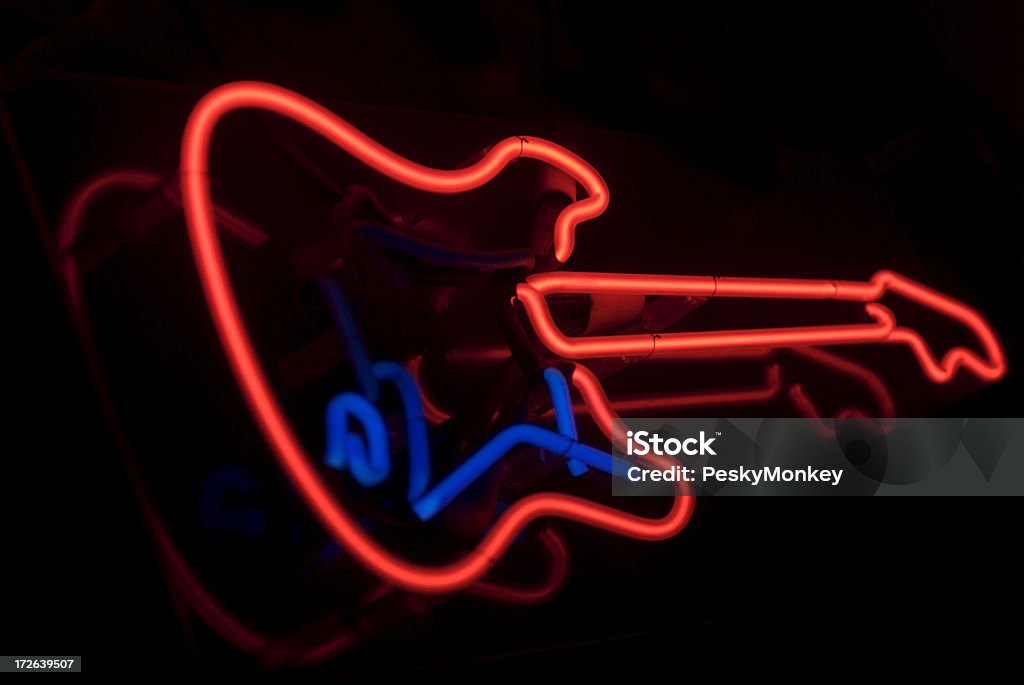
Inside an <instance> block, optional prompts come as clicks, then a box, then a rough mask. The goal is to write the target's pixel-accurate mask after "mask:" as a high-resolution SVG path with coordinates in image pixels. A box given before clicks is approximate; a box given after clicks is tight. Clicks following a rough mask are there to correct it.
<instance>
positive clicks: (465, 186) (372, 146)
mask: <svg viewBox="0 0 1024 685" xmlns="http://www.w3.org/2000/svg"><path fill="white" fill-rule="evenodd" d="M240 109H260V110H266V111H270V112H273V113H276V114H279V115H281V116H284V117H286V118H288V119H291V120H293V121H295V122H297V123H299V124H301V125H303V126H305V127H307V128H309V129H311V130H313V131H315V132H316V133H318V134H320V135H321V136H323V137H324V138H326V139H327V140H328V141H330V142H331V143H333V144H334V145H336V146H337V147H338V148H340V149H341V150H343V151H344V152H347V153H349V154H351V155H352V156H354V157H356V158H357V159H359V160H360V161H361V162H363V163H365V164H366V165H368V166H369V167H371V168H373V169H374V170H376V171H378V172H380V173H381V174H384V175H385V176H387V177H389V178H391V179H393V180H395V181H398V182H400V183H403V184H405V185H407V186H409V187H412V188H415V189H419V190H423V191H426V192H432V193H445V194H452V193H462V192H467V191H470V190H473V189H475V188H479V187H480V186H483V185H485V184H486V183H488V182H489V181H491V180H492V179H494V178H495V177H496V176H497V175H499V174H500V173H501V171H502V170H503V169H504V168H505V167H506V166H508V165H509V164H510V163H512V162H514V161H516V160H518V159H522V158H528V159H534V160H537V161H540V162H543V163H546V164H549V165H551V166H553V167H555V168H557V169H559V170H561V171H563V172H565V173H566V174H568V175H569V176H571V177H572V178H574V179H575V180H576V181H577V182H578V183H579V184H580V185H581V186H582V187H583V189H584V190H585V192H586V197H584V198H583V199H581V200H578V201H575V202H573V203H571V204H570V205H569V206H568V207H566V208H565V209H564V210H562V212H561V213H560V214H559V216H558V218H557V220H556V222H555V230H554V257H555V259H556V260H557V261H558V262H560V263H564V262H565V261H567V260H568V259H569V258H570V256H571V255H572V252H573V247H574V244H575V239H576V231H577V229H578V227H579V226H580V224H582V223H583V222H585V221H588V220H592V219H594V218H596V217H598V216H600V215H601V214H602V213H603V212H604V210H605V208H606V207H607V205H608V201H609V197H610V195H609V190H608V187H607V185H606V184H605V182H604V180H603V179H602V178H601V176H600V174H599V173H598V172H597V171H596V170H595V169H594V168H593V167H591V166H590V165H589V164H588V163H587V162H586V161H584V160H583V159H581V158H580V157H578V156H577V155H576V154H574V153H573V152H571V151H570V150H567V149H566V148H563V147H561V146H559V145H557V144H555V143H552V142H549V141H546V140H541V139H537V138H532V137H520V136H516V137H511V138H506V139H504V140H502V141H500V142H498V143H497V144H496V145H494V146H493V147H492V148H490V149H489V150H488V151H487V152H486V154H485V155H484V156H483V157H482V158H481V159H480V160H478V161H477V162H475V163H473V164H472V165H470V166H467V167H464V168H461V169H454V170H441V169H433V168H430V167H427V166H423V165H421V164H418V163H416V162H413V161H410V160H408V159H405V158H404V157H401V156H400V155H398V154H397V153H395V152H393V151H391V150H389V149H388V148H386V147H384V146H383V145H381V144H380V143H378V142H376V141H374V140H372V139H371V138H369V137H368V136H366V135H365V134H363V133H362V132H360V131H359V130H357V129H356V128H354V127H353V126H351V125H350V124H348V123H347V122H346V121H344V120H343V119H341V118H339V117H338V116H337V115H335V114H333V113H332V112H330V111H328V110H327V109H325V108H324V107H322V106H320V105H318V104H317V103H315V102H312V101H311V100H308V99H307V98H305V97H303V96H301V95H299V94H297V93H294V92H292V91H289V90H286V89H284V88H280V87H278V86H274V85H270V84H265V83H257V82H239V83H232V84H228V85H224V86H221V87H219V88H217V89H215V90H213V91H212V92H210V93H209V94H207V95H206V96H205V97H204V98H203V99H202V100H201V101H200V102H199V103H198V104H197V105H196V107H195V109H194V110H193V112H192V114H191V116H190V118H189V120H188V124H187V126H186V129H185V133H184V138H183V141H182V149H181V191H182V204H183V207H184V211H185V217H186V221H187V224H188V230H189V238H190V241H191V244H192V249H193V252H194V257H195V261H196V265H197V267H198V270H199V275H200V279H201V281H202V285H203V288H204V293H205V296H206V301H207V304H208V307H209V310H210V313H211V316H212V318H213V321H214V324H215V326H216V329H217V332H218V335H219V337H220V341H221V345H222V346H223V348H224V351H225V353H226V355H227V357H228V360H229V363H230V365H231V369H232V371H233V373H234V376H235V379H236V381H237V383H238V385H239V387H240V389H241V390H242V393H243V395H244V397H245V399H246V401H247V403H248V405H249V408H250V411H251V413H252V415H253V417H254V418H255V420H256V423H257V424H258V426H259V428H260V430H261V431H262V433H263V436H264V437H265V439H266V441H267V443H268V444H269V445H270V447H271V449H272V451H273V452H274V455H275V457H276V458H277V460H278V462H279V464H280V465H281V467H282V468H283V470H284V471H285V473H286V474H287V476H288V477H289V478H290V480H291V481H292V483H293V484H294V486H295V487H296V488H297V490H298V491H299V492H300V493H301V495H302V497H303V499H304V500H305V502H306V504H307V505H308V507H309V508H310V510H311V511H312V512H313V513H314V515H315V516H316V517H317V518H318V519H319V521H320V523H321V524H322V525H323V527H324V528H325V529H326V530H327V531H328V533H329V534H330V535H331V536H332V537H333V538H334V539H335V540H336V541H337V542H338V543H339V544H340V545H341V546H342V547H344V548H345V549H347V550H348V551H349V553H350V554H352V555H353V556H354V557H355V558H356V559H357V560H358V561H359V562H360V563H361V564H363V565H364V566H365V567H367V568H368V569H370V570H371V571H373V572H374V573H375V574H377V575H378V576H380V577H381V578H382V579H384V580H385V581H387V582H389V583H392V584H395V585H397V586H400V587H402V588H405V589H407V590H411V591H416V592H424V593H446V592H454V591H457V590H460V589H463V588H466V587H468V586H470V585H471V584H473V583H474V582H476V581H477V580H479V579H480V578H482V577H483V576H484V575H485V574H486V573H487V572H488V571H489V570H490V568H491V567H492V566H493V564H494V563H495V561H496V560H497V559H498V558H500V557H501V556H502V555H503V554H504V553H505V551H506V550H507V549H508V548H509V546H510V545H511V544H512V542H513V540H514V539H515V537H516V536H517V535H518V534H519V533H520V532H521V531H522V530H523V529H524V528H525V526H526V525H527V524H529V523H530V522H531V521H532V520H534V519H537V518H540V517H548V516H550V517H561V518H567V519H571V520H575V521H579V522H582V523H585V524H588V525H591V526H595V527H598V528H602V529H605V530H608V531H610V532H613V533H617V534H620V535H627V536H631V537H635V538H641V539H646V540H658V539H664V538H667V537H670V536H672V535H675V534H676V533H678V532H679V531H680V530H682V528H683V527H684V526H685V525H686V523H687V521H688V520H689V518H690V515H691V513H692V511H693V506H694V504H693V503H694V500H693V498H692V497H688V496H685V492H684V491H680V495H679V496H677V497H675V498H673V502H672V504H671V507H670V509H669V511H668V512H667V513H666V514H665V515H663V516H662V517H659V518H654V519H648V518H643V517H640V516H636V515H633V514H629V513H626V512H623V511H620V510H617V509H613V508H610V507H606V506H604V505H601V504H598V503H596V502H592V501H589V500H584V499H581V498H577V497H573V496H570V495H566V494H561V493H553V492H548V493H539V494H534V495H530V496H528V497H526V498H524V499H521V500H519V501H517V502H516V503H514V504H513V505H512V506H511V507H509V508H508V509H507V510H506V511H505V512H504V513H503V514H502V515H501V517H500V518H499V519H498V520H497V521H496V522H495V523H494V525H493V526H492V528H491V529H490V531H489V532H488V533H487V534H486V535H485V536H484V538H483V539H482V540H481V541H480V543H479V544H478V545H477V547H476V548H475V549H473V550H472V551H471V552H469V553H468V554H466V555H465V556H464V557H462V558H461V559H459V560H457V561H454V562H451V563H448V564H446V565H441V566H428V565H422V564H417V563H414V562H411V561H409V560H407V559H405V558H403V557H400V556H398V555H396V554H395V553H393V552H392V551H390V550H389V549H387V548H385V547H384V546H382V545H381V544H380V543H379V542H377V541H376V540H375V539H374V538H373V537H371V536H370V535H369V534H368V533H367V532H366V531H365V530H364V529H363V528H362V527H361V526H360V525H359V523H358V522H357V521H356V519H355V518H354V516H353V515H352V514H351V513H350V512H348V511H347V510H346V508H345V507H344V506H343V505H342V504H341V503H340V502H339V500H338V499H337V497H336V495H335V494H334V493H333V492H332V491H331V489H330V487H329V486H328V485H327V483H326V482H325V481H324V479H323V478H322V477H321V475H320V473H319V472H318V469H317V467H316V465H315V463H314V460H313V459H312V458H311V457H310V455H309V454H308V452H307V450H306V449H305V447H304V446H303V444H302V442H301V441H300V440H299V438H298V436H297V435H296V434H295V432H294V430H293V429H292V426H291V423H290V422H289V420H288V418H287V417H286V416H285V413H284V411H283V409H282V407H281V406H280V403H279V402H278V399H277V396H276V394H275V392H274V390H273V388H272V387H271V384H270V382H269V380H268V378H267V375H266V373H265V370H264V368H263V366H262V365H261V363H260V361H259V359H258V357H257V354H256V352H255V349H254V346H253V343H252V341H251V339H250V336H249V332H248V329H247V327H246V324H245V322H244V320H243V319H242V316H241V312H240V308H239V305H238V301H237V298H236V294H235V291H234V288H233V286H232V283H231V278H230V276H229V273H228V270H227V266H226V264H225V261H224V256H223V254H222V251H221V244H220V238H219V237H218V234H217V228H216V227H217V220H216V216H215V206H214V203H213V198H212V196H211V191H210V183H209V176H208V170H209V150H210V142H211V139H212V137H213V134H214V131H215V129H216V126H217V124H218V122H219V121H220V120H221V119H222V118H223V117H224V116H225V115H226V114H228V113H230V112H232V111H236V110H240ZM887 292H891V293H893V294H896V295H900V296H902V297H905V298H908V299H910V300H912V301H914V302H916V303H918V304H920V305H922V306H924V307H925V308H927V309H930V310H932V311H934V312H936V313H938V314H940V315H942V316H945V317H948V318H951V319H953V320H954V321H956V322H958V323H960V324H962V325H964V326H966V328H967V329H968V330H969V331H970V332H971V333H972V335H973V336H974V337H975V338H976V339H977V341H978V345H979V347H980V349H981V351H982V353H981V354H979V353H978V352H977V351H974V350H971V349H968V348H965V347H956V348H953V349H951V350H949V351H948V352H947V353H946V354H945V355H943V356H942V357H941V358H937V357H936V356H935V355H934V354H933V353H932V351H931V350H930V349H929V347H928V345H927V344H926V343H925V341H924V339H923V338H922V337H921V335H920V334H919V333H918V332H917V331H915V330H913V329H911V328H908V327H905V326H901V325H899V324H898V323H897V321H896V318H895V316H894V315H893V313H892V312H891V311H890V310H889V309H888V308H887V307H885V306H884V305H882V304H880V303H879V302H878V300H879V299H880V298H881V297H882V296H883V295H885V294H886V293H887ZM556 293H603V294H645V295H699V296H702V297H709V298H713V297H749V298H778V299H818V300H847V301H853V302H860V303H863V305H864V313H865V316H866V318H867V319H868V320H867V321H866V322H852V323H849V324H841V325H828V326H804V327H791V328H768V329H757V330H729V331H712V332H689V333H672V334H662V335H650V334H644V335H623V336H582V337H569V336H567V335H565V334H564V333H563V332H562V331H561V330H559V329H558V327H557V326H556V325H555V323H554V321H553V319H552V317H551V313H550V311H549V309H548V306H547V302H546V297H547V296H549V295H551V294H556ZM516 295H517V298H518V299H519V300H520V301H521V302H522V304H523V305H524V307H525V309H526V313H527V316H528V318H529V320H530V322H531V325H532V326H533V329H534V331H535V333H536V334H537V336H538V337H539V339H540V340H541V342H542V343H543V344H544V345H545V346H546V347H547V348H548V349H549V350H551V351H552V352H554V353H555V354H557V355H559V356H561V357H564V358H567V359H573V360H578V359H594V358H599V357H622V356H669V357H686V356H687V355H690V354H694V353H699V352H702V351H707V350H709V349H716V350H739V349H752V348H781V347H796V348H800V347H808V346H812V345H819V346H821V345H840V344H841V345H848V344H879V343H885V344H900V345H905V346H907V347H909V348H910V350H911V351H912V352H913V353H914V356H915V358H916V359H917V361H918V363H919V365H920V366H921V368H922V370H923V371H924V374H925V375H926V376H927V377H928V378H929V379H930V380H931V381H932V382H934V383H946V382H948V381H950V380H951V379H952V378H953V377H955V376H956V375H957V374H958V373H959V372H961V371H963V372H965V373H970V374H973V375H974V376H976V377H978V378H979V379H982V380H984V381H988V382H992V381H996V380H998V379H1000V378H1001V377H1002V376H1003V375H1005V373H1006V359H1005V355H1004V353H1003V350H1002V346H1001V344H1000V342H999V340H998V338H997V337H996V335H995V333H994V332H993V331H992V329H991V327H990V326H989V324H988V323H987V322H986V321H985V320H984V318H983V317H982V316H981V315H980V314H979V313H977V312H976V311H974V310H973V309H971V308H970V307H968V306H967V305H965V304H963V303H961V302H958V301H957V300H954V299H952V298H950V297H948V296H946V295H943V294H941V293H938V292H936V291H934V290H932V289H930V288H928V287H926V286H924V285H921V284H919V283H916V282H914V281H912V280H910V279H908V278H906V277H904V276H901V275H899V274H895V273H891V272H887V271H883V272H879V273H878V274H876V275H875V277H874V278H872V279H871V280H870V281H868V282H866V283H857V282H850V281H835V280H797V279H759V278H731V279H730V278H713V277H710V276H698V277H691V276H649V275H635V274H590V273H570V272H557V273H546V274H537V275H533V276H530V277H528V278H527V279H526V281H525V282H523V283H521V284H519V286H518V288H517V292H516ZM577 369H578V373H574V374H573V378H572V381H573V384H574V385H575V386H576V387H577V389H578V390H579V391H580V393H581V395H582V396H583V399H584V402H585V404H586V406H587V409H588V410H589V412H590V414H591V416H592V417H593V418H594V419H595V421H596V422H597V423H598V425H599V426H600V427H601V429H602V430H603V431H604V432H605V433H606V434H607V435H609V436H613V435H614V434H615V430H614V429H615V422H616V421H617V420H618V417H617V415H616V414H615V411H614V409H612V407H611V405H610V403H609V401H608V398H607V396H606V395H605V393H604V390H603V388H602V387H601V384H600V382H599V381H598V380H597V379H596V377H595V376H593V374H588V373H586V372H585V371H581V369H583V367H577Z"/></svg>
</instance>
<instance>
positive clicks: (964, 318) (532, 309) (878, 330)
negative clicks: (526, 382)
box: [516, 271, 1006, 383]
mask: <svg viewBox="0 0 1024 685" xmlns="http://www.w3.org/2000/svg"><path fill="white" fill-rule="evenodd" d="M887 292H891V293H894V294H898V295H901V296H903V297H905V298H906V299H909V300H911V301H913V302H916V303H918V304H920V305H922V306H924V307H925V308H927V309H931V310H932V311H934V312H936V313H938V314H942V315H944V316H947V317H949V318H951V319H953V320H955V321H957V322H958V323H960V324H962V325H964V326H966V327H967V328H968V329H969V330H970V331H971V333H972V334H973V335H974V336H975V337H976V338H977V340H978V342H979V343H980V345H981V347H982V349H983V350H984V356H979V355H978V354H977V353H975V352H974V351H972V350H969V349H967V348H965V347H954V348H953V349H951V350H949V351H948V352H947V353H946V354H945V355H944V356H943V358H942V359H941V360H939V359H937V358H936V357H935V355H934V354H933V353H932V351H931V350H930V349H929V347H928V344H927V343H926V342H925V341H924V338H922V337H921V335H920V334H919V333H918V332H917V331H915V330H913V329H911V328H907V327H904V326H897V324H896V317H895V316H894V315H893V313H892V311H890V310H889V308H888V307H885V306H883V305H881V304H879V303H878V302H876V300H878V299H879V298H881V297H882V296H883V295H885V294H886V293H887ZM554 293H602V294H616V293H617V294H649V295H669V296H697V297H749V298H783V299H810V300H844V301H852V302H863V303H865V304H864V311H865V313H866V314H867V315H868V316H869V317H870V318H872V319H874V322H873V323H863V324H841V325H828V326H795V327H788V328H764V329H748V330H730V331H708V332H704V331H701V332H693V333H663V334H632V335H613V336H586V337H569V336H567V335H565V334H564V333H563V332H562V331H561V330H560V329H559V328H558V326H557V325H556V324H555V322H554V319H553V318H552V316H551V311H550V309H549V308H548V305H547V300H546V299H545V297H546V296H547V295H551V294H554ZM516 295H517V297H518V298H519V300H520V301H521V302H522V303H523V306H524V307H525V309H526V314H527V316H528V317H529V319H530V322H531V324H532V325H533V328H534V330H535V331H536V333H537V336H538V337H539V338H540V340H541V342H542V343H543V344H544V345H545V346H546V347H547V348H548V349H549V350H551V351H552V352H554V353H555V354H557V355H559V356H562V357H565V358H567V359H594V358H598V357H616V356H651V357H674V356H675V357H683V356H688V355H690V354H693V353H695V352H701V351H707V350H713V349H738V348H747V347H811V346H815V345H851V344H859V343H871V342H884V343H899V344H904V345H907V346H908V347H910V349H911V351H913V353H914V355H915V357H916V358H917V361H918V363H919V364H920V366H921V368H922V369H923V370H924V372H925V375H927V376H928V378H929V379H930V380H931V381H932V382H934V383H946V382H948V381H950V380H952V378H953V377H954V376H955V375H956V373H957V371H958V370H959V369H961V368H964V369H966V370H967V371H969V372H971V373H973V374H974V375H975V376H977V377H978V378H980V379H982V380H985V381H996V380H999V379H1000V378H1002V377H1003V375H1005V374H1006V356H1005V354H1004V352H1003V349H1002V345H1001V344H1000V342H999V339H998V338H997V337H996V335H995V333H994V332H993V331H992V328H991V327H990V326H989V324H988V322H987V321H985V319H984V318H983V317H982V316H981V315H980V314H979V313H978V312H976V311H975V310H974V309H972V308H970V307H968V306H967V305H965V304H964V303H962V302H959V301H957V300H954V299H953V298H951V297H949V296H947V295H943V294H942V293H940V292H937V291H935V290H933V289H931V288H929V287H927V286H925V285H922V284H920V283H917V282H916V281H913V280H911V279H909V278H907V277H906V276H902V275H900V274H897V273H893V272H891V271H879V272H878V273H876V274H875V275H874V276H873V277H872V278H871V280H870V281H868V282H864V283H861V282H853V281H835V280H813V279H806V280H803V279H792V278H718V277H714V276H653V275H635V274H600V273H544V274H535V275H533V276H529V277H527V279H526V283H521V284H519V286H518V287H517V289H516Z"/></svg>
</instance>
